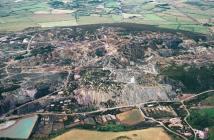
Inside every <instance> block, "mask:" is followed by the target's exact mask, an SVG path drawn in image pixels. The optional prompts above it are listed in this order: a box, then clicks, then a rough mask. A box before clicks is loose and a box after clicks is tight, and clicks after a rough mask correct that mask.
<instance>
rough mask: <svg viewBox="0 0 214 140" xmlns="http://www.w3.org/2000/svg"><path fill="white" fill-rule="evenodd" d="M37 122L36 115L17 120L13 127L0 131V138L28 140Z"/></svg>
mask: <svg viewBox="0 0 214 140" xmlns="http://www.w3.org/2000/svg"><path fill="white" fill-rule="evenodd" d="M37 120H38V116H37V115H35V116H31V117H27V118H23V119H20V120H17V122H16V124H14V125H13V126H11V127H9V128H7V129H4V130H1V131H0V137H3V138H16V139H28V138H29V136H30V134H31V132H32V130H33V128H34V125H35V124H36V122H37Z"/></svg>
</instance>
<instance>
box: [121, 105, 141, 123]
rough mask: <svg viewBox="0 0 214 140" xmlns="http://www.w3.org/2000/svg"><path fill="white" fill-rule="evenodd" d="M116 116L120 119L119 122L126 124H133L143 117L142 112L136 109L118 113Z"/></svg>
mask: <svg viewBox="0 0 214 140" xmlns="http://www.w3.org/2000/svg"><path fill="white" fill-rule="evenodd" d="M117 118H118V119H119V120H120V122H121V123H123V124H127V125H135V124H138V123H140V122H142V121H144V117H143V116H142V114H141V113H140V111H139V110H138V109H133V110H130V111H127V112H123V113H121V114H118V115H117Z"/></svg>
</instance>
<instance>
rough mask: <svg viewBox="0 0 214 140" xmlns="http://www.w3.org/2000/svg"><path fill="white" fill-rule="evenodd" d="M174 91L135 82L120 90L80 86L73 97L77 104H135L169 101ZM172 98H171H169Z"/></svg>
mask: <svg viewBox="0 0 214 140" xmlns="http://www.w3.org/2000/svg"><path fill="white" fill-rule="evenodd" d="M169 95H170V96H171V97H172V96H173V95H175V93H174V92H173V91H172V88H171V86H169V85H163V86H161V87H145V86H140V85H135V84H127V85H125V86H124V87H123V89H122V90H120V91H114V92H112V91H109V92H104V91H99V90H93V89H90V88H89V89H87V88H82V89H79V90H77V91H76V92H75V98H76V99H77V101H78V103H79V104H83V105H96V106H98V107H99V106H100V105H101V103H102V102H107V101H108V100H112V101H113V102H115V103H116V104H117V105H120V106H126V105H135V104H140V103H144V102H149V101H170V98H169ZM171 99H172V98H171Z"/></svg>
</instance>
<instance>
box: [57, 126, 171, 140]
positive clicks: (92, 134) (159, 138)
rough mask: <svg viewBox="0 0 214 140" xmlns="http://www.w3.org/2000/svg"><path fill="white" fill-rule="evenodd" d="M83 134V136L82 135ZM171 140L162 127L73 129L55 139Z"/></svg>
mask: <svg viewBox="0 0 214 140" xmlns="http://www.w3.org/2000/svg"><path fill="white" fill-rule="evenodd" d="M80 136H81V137H80ZM86 139H87V140H100V139H102V140H121V139H134V140H142V139H143V140H152V139H154V140H171V137H170V136H169V135H168V134H167V133H165V131H164V129H162V128H149V129H144V130H134V131H126V132H98V131H90V130H81V129H73V130H71V131H68V132H66V133H64V134H62V135H60V136H58V137H56V138H55V139H54V140H86Z"/></svg>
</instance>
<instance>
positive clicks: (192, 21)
mask: <svg viewBox="0 0 214 140" xmlns="http://www.w3.org/2000/svg"><path fill="white" fill-rule="evenodd" d="M0 7H1V8H0V31H1V32H3V31H4V32H7V31H20V30H23V29H25V28H28V27H55V26H76V25H86V24H102V23H115V22H116V23H118V22H128V23H139V24H149V25H156V26H159V27H163V28H169V29H175V30H185V31H192V32H197V33H204V34H209V33H212V32H213V25H214V18H213V17H214V4H213V3H212V2H209V1H204V0H202V2H201V1H199V2H198V1H196V2H192V1H189V0H177V1H172V0H161V1H148V0H134V1H133V0H126V1H119V0H106V1H104V0H101V1H100V2H97V1H93V0H92V1H89V0H80V1H77V0H73V1H71V0H67V1H63V0H43V1H42V0H2V1H1V2H0ZM124 15H125V16H124Z"/></svg>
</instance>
